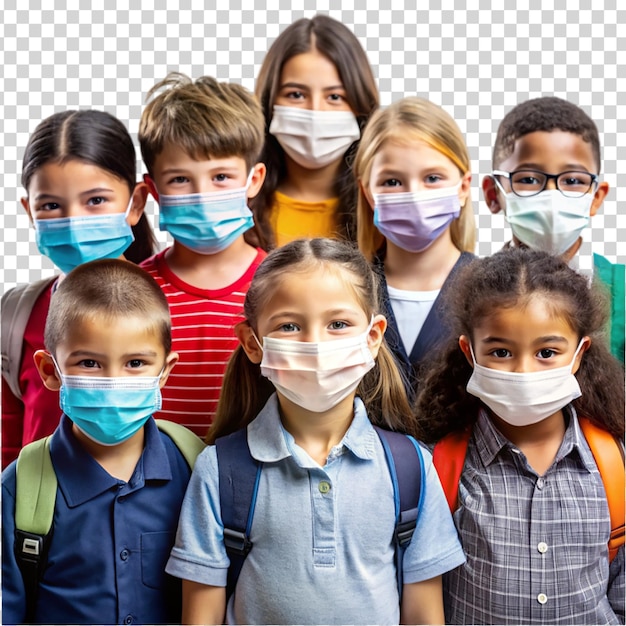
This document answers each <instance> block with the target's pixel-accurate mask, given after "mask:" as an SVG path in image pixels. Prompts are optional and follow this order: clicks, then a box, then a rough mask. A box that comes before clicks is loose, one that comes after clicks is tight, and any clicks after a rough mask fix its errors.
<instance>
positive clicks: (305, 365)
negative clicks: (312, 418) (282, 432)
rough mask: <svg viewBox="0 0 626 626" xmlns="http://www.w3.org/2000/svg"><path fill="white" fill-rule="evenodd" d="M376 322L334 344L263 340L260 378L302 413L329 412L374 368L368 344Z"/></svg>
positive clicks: (264, 338)
mask: <svg viewBox="0 0 626 626" xmlns="http://www.w3.org/2000/svg"><path fill="white" fill-rule="evenodd" d="M373 322H374V320H373V319H372V322H371V323H370V325H369V326H368V328H367V330H366V331H365V332H364V333H362V334H360V335H356V336H355V337H346V338H345V339H335V340H331V341H320V342H305V341H291V340H289V339H276V338H273V337H263V346H262V350H263V359H262V361H261V374H263V376H265V377H266V378H269V380H270V381H272V383H273V385H274V387H276V389H277V390H278V391H279V392H280V393H281V394H282V395H283V396H285V398H287V399H289V400H291V401H292V402H293V403H294V404H297V405H298V406H301V407H302V408H303V409H306V410H307V411H312V412H313V413H323V412H324V411H328V410H329V409H332V408H333V407H334V406H336V405H337V404H339V402H341V401H342V400H343V399H345V398H346V397H347V396H348V395H350V394H351V393H352V392H353V391H354V390H355V389H356V388H357V387H358V385H359V383H360V382H361V379H362V378H363V376H365V374H366V373H367V372H369V370H371V369H372V368H373V367H374V365H375V361H374V357H373V356H372V353H371V352H370V349H369V346H368V343H367V338H368V336H369V333H370V330H371V328H372V325H373ZM255 339H256V336H255ZM257 343H258V339H257ZM259 345H260V344H259Z"/></svg>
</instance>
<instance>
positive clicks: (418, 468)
mask: <svg viewBox="0 0 626 626" xmlns="http://www.w3.org/2000/svg"><path fill="white" fill-rule="evenodd" d="M374 428H375V429H376V432H377V433H378V436H379V437H380V441H381V442H382V444H383V449H384V450H385V458H386V460H387V465H388V466H389V473H390V475H391V482H392V483H393V494H394V502H395V508H396V528H395V531H394V543H395V549H396V558H395V561H396V573H397V576H398V593H399V595H400V597H401V598H402V585H403V576H402V562H403V560H404V553H405V551H406V549H407V547H408V545H409V543H411V538H412V537H413V532H414V531H415V526H416V525H417V516H418V514H419V511H420V508H421V505H422V500H423V497H424V491H425V479H426V476H425V471H424V458H423V456H422V452H421V450H420V448H419V444H418V443H417V441H415V439H413V437H409V436H407V435H405V434H403V433H397V432H392V431H389V430H383V429H382V428H379V427H378V426H374Z"/></svg>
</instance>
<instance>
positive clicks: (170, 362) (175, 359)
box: [159, 352, 178, 389]
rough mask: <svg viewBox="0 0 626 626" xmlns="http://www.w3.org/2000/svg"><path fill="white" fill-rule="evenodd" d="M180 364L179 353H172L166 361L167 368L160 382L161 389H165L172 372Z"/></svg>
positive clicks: (164, 369)
mask: <svg viewBox="0 0 626 626" xmlns="http://www.w3.org/2000/svg"><path fill="white" fill-rule="evenodd" d="M177 362H178V352H170V353H169V354H168V355H167V358H166V359H165V367H164V368H163V373H162V374H161V378H160V380H159V388H160V389H163V387H165V383H166V382H167V379H168V377H169V375H170V372H171V371H172V368H173V367H174V365H176V363H177Z"/></svg>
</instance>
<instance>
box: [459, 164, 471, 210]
mask: <svg viewBox="0 0 626 626" xmlns="http://www.w3.org/2000/svg"><path fill="white" fill-rule="evenodd" d="M471 191H472V173H471V172H465V174H463V177H462V178H461V186H460V187H459V201H460V202H461V206H463V205H464V204H465V202H466V200H467V198H468V197H469V195H470V193H471Z"/></svg>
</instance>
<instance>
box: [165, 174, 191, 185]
mask: <svg viewBox="0 0 626 626" xmlns="http://www.w3.org/2000/svg"><path fill="white" fill-rule="evenodd" d="M188 182H189V179H188V178H187V177H186V176H174V178H172V179H171V180H170V181H169V182H168V185H182V184H184V183H188Z"/></svg>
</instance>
